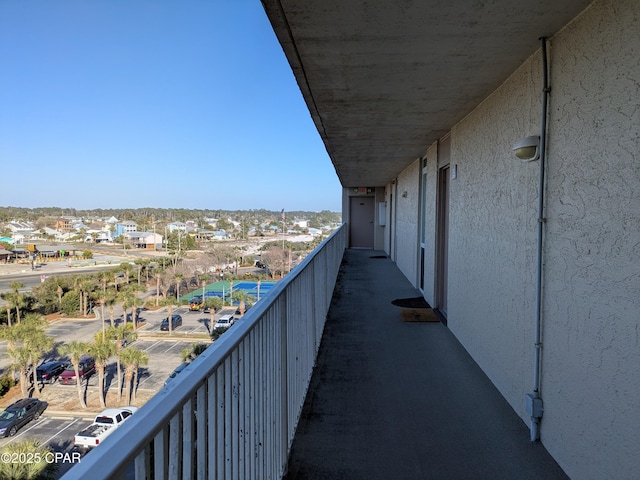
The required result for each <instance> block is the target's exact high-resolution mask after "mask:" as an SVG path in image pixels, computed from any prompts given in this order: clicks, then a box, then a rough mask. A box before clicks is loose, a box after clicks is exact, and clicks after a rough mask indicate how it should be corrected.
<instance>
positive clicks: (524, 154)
mask: <svg viewBox="0 0 640 480" xmlns="http://www.w3.org/2000/svg"><path fill="white" fill-rule="evenodd" d="M513 152H514V153H515V154H516V157H518V158H519V159H520V160H526V161H528V162H531V161H533V160H537V159H538V158H539V157H540V137H539V136H537V135H532V136H530V137H525V138H523V139H522V140H519V141H518V142H516V143H515V145H514V146H513Z"/></svg>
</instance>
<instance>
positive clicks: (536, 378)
mask: <svg viewBox="0 0 640 480" xmlns="http://www.w3.org/2000/svg"><path fill="white" fill-rule="evenodd" d="M540 40H541V42H542V120H541V122H540V145H539V149H540V156H539V162H540V165H539V177H538V241H537V246H536V318H535V343H534V347H535V349H534V363H533V393H532V394H530V395H529V397H530V398H529V399H528V403H527V407H528V409H530V415H531V441H532V442H535V441H537V440H539V439H540V420H541V419H542V412H543V408H542V398H541V397H540V370H541V353H542V352H541V351H542V325H541V323H542V322H541V318H542V237H543V226H544V222H545V218H544V178H545V177H544V163H545V150H546V138H547V103H548V101H549V91H550V88H549V74H548V68H547V39H546V37H541V38H540Z"/></svg>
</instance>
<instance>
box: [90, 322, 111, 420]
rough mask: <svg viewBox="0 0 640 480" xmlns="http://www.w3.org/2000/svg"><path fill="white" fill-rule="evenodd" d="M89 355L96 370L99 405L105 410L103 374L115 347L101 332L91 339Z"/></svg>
mask: <svg viewBox="0 0 640 480" xmlns="http://www.w3.org/2000/svg"><path fill="white" fill-rule="evenodd" d="M91 353H92V354H93V358H94V359H95V361H96V369H97V370H98V393H99V394H100V395H99V396H100V405H102V408H106V407H107V404H106V402H105V389H104V372H105V369H106V367H107V364H108V363H109V359H110V358H111V357H113V356H114V355H115V354H116V345H115V343H113V342H112V341H111V340H110V339H109V338H107V336H106V335H105V334H104V333H103V332H98V333H96V334H95V336H94V337H93V345H92V347H91Z"/></svg>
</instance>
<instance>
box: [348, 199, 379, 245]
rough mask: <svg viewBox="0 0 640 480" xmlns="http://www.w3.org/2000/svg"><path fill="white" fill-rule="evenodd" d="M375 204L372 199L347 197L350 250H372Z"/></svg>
mask: <svg viewBox="0 0 640 480" xmlns="http://www.w3.org/2000/svg"><path fill="white" fill-rule="evenodd" d="M374 214H375V202H374V198H373V197H349V219H350V226H349V239H350V242H349V243H350V245H349V246H350V247H351V248H370V249H373V235H374V228H373V226H374V223H373V221H374Z"/></svg>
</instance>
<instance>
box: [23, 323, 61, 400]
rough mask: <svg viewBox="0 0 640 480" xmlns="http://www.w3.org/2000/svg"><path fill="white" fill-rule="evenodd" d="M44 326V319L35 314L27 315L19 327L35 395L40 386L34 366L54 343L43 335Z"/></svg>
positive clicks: (45, 324)
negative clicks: (29, 363) (27, 356)
mask: <svg viewBox="0 0 640 480" xmlns="http://www.w3.org/2000/svg"><path fill="white" fill-rule="evenodd" d="M46 326H47V322H46V320H45V319H44V317H43V316H41V315H38V314H36V313H30V314H29V315H27V316H26V317H25V318H24V321H23V322H22V324H21V325H20V327H21V328H20V330H21V331H22V332H21V336H22V343H23V345H24V348H26V350H27V351H28V352H29V359H30V361H31V366H32V368H31V373H32V375H33V377H32V380H33V386H34V389H35V390H36V392H37V393H40V385H39V384H38V377H37V372H36V365H38V364H39V363H40V360H42V358H43V357H44V355H45V354H46V353H48V352H49V351H51V349H52V348H53V342H54V338H53V337H50V336H48V335H47V334H46V333H45V328H46Z"/></svg>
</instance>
